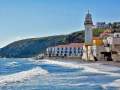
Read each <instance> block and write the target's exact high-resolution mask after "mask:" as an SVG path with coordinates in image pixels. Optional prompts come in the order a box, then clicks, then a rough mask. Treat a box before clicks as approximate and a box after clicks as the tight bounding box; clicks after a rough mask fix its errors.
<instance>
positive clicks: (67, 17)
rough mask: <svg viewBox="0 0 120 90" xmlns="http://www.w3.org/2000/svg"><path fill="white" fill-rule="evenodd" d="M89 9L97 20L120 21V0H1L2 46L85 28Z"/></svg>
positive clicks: (0, 29)
mask: <svg viewBox="0 0 120 90" xmlns="http://www.w3.org/2000/svg"><path fill="white" fill-rule="evenodd" d="M88 9H89V10H90V12H91V13H92V16H93V21H94V23H95V22H97V21H106V22H110V21H120V0H0V47H3V46H5V45H6V44H8V43H11V42H13V41H15V40H19V39H24V38H30V37H43V36H50V35H56V34H57V35H59V34H66V33H67V34H68V33H71V32H74V31H78V30H81V29H83V28H84V26H83V21H84V17H85V14H86V12H87V10H88Z"/></svg>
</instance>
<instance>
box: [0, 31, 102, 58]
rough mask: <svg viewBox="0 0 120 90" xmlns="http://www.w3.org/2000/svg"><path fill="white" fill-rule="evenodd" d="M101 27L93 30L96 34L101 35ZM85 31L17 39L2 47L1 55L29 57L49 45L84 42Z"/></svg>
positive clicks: (42, 50) (43, 50)
mask: <svg viewBox="0 0 120 90" xmlns="http://www.w3.org/2000/svg"><path fill="white" fill-rule="evenodd" d="M101 32H103V30H101V29H95V30H94V31H93V34H94V36H99V34H100V33H101ZM83 42H84V31H78V32H74V33H71V34H68V35H57V36H48V37H42V38H30V39H24V40H19V41H15V42H13V43H11V44H9V45H7V46H6V47H4V48H2V49H0V56H1V57H8V58H11V57H14V58H27V57H33V56H36V55H38V54H40V53H44V52H45V50H46V48H47V47H51V46H56V45H60V44H68V43H83Z"/></svg>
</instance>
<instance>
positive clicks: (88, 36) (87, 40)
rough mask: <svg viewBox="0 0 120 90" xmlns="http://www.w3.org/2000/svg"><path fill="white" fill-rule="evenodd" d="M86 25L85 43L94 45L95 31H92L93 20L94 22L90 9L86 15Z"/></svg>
mask: <svg viewBox="0 0 120 90" xmlns="http://www.w3.org/2000/svg"><path fill="white" fill-rule="evenodd" d="M84 26H85V44H86V45H92V39H93V32H92V28H93V22H92V16H91V14H90V13H89V11H88V13H87V14H86V17H85V22H84Z"/></svg>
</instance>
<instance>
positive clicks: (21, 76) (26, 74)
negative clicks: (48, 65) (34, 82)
mask: <svg viewBox="0 0 120 90" xmlns="http://www.w3.org/2000/svg"><path fill="white" fill-rule="evenodd" d="M45 74H48V71H46V70H44V69H42V68H40V67H35V68H33V69H31V70H28V71H22V72H19V73H15V74H11V75H5V76H0V85H5V84H8V83H15V82H22V81H24V80H26V79H30V78H32V77H35V76H37V75H45Z"/></svg>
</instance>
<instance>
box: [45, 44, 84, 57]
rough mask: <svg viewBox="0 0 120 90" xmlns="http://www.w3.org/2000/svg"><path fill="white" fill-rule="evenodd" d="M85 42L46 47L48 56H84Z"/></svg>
mask: <svg viewBox="0 0 120 90" xmlns="http://www.w3.org/2000/svg"><path fill="white" fill-rule="evenodd" d="M82 53H83V44H82V43H71V44H66V45H58V46H55V47H49V48H47V49H46V55H47V56H48V57H82Z"/></svg>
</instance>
